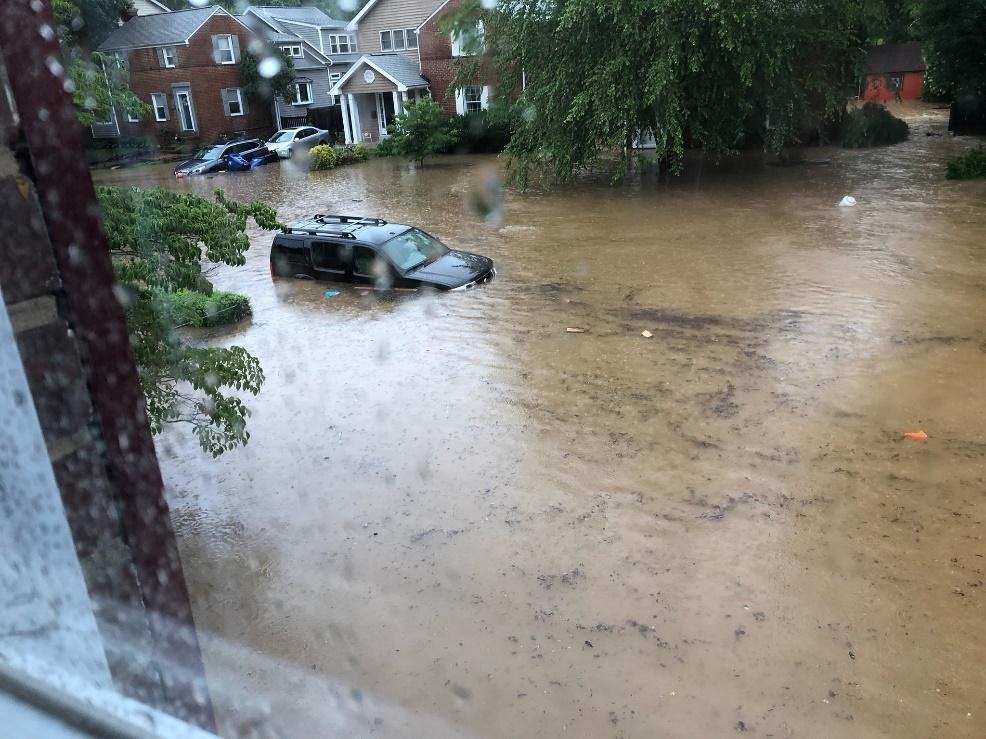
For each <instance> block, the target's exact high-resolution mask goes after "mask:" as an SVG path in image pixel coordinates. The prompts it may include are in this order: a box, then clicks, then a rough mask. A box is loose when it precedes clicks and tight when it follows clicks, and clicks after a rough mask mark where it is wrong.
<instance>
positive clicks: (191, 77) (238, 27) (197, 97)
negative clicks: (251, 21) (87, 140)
mask: <svg viewBox="0 0 986 739" xmlns="http://www.w3.org/2000/svg"><path fill="white" fill-rule="evenodd" d="M252 39H253V35H252V31H251V30H250V28H248V27H247V26H246V25H244V24H243V23H242V22H241V21H240V20H238V19H237V18H236V17H234V16H232V15H230V14H229V13H228V12H227V11H226V10H225V9H223V8H222V7H221V6H219V5H213V6H210V7H206V8H192V9H189V10H180V11H175V12H172V13H160V14H157V15H145V16H138V17H136V18H131V19H130V20H129V21H127V22H126V23H125V24H124V25H122V26H121V27H120V28H118V29H116V30H115V31H113V33H111V34H110V35H109V36H108V37H107V38H106V40H105V41H104V42H103V43H102V44H101V45H100V46H99V51H102V52H105V53H112V54H115V55H116V56H117V57H119V58H120V59H124V60H126V62H127V64H128V66H129V72H130V88H131V89H132V90H133V91H134V93H135V94H136V95H137V96H138V97H139V98H140V99H141V100H143V101H144V102H146V103H147V104H148V105H150V106H151V112H150V114H149V115H147V116H145V117H144V118H143V120H134V119H131V118H130V117H129V116H128V115H127V114H126V113H123V112H122V111H119V112H116V113H115V114H114V116H113V119H112V120H110V121H107V122H105V123H99V124H96V125H94V126H93V136H94V137H96V138H101V137H113V136H151V137H154V138H157V139H158V140H166V139H174V138H178V139H183V140H192V141H201V142H202V143H209V142H211V141H214V140H216V139H219V138H222V137H224V136H232V135H237V134H246V135H251V136H262V135H265V134H267V133H269V132H270V131H271V130H272V124H271V111H270V109H269V107H268V106H267V105H252V104H251V102H252V101H249V100H247V98H246V95H245V94H244V92H243V89H242V86H241V81H240V49H245V48H247V46H248V45H249V44H250V41H251V40H252Z"/></svg>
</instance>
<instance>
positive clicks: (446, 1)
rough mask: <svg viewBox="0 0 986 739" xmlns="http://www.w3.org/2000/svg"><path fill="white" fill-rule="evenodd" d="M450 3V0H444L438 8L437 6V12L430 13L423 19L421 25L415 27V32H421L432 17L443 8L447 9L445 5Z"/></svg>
mask: <svg viewBox="0 0 986 739" xmlns="http://www.w3.org/2000/svg"><path fill="white" fill-rule="evenodd" d="M448 4H449V0H445V2H443V3H442V4H441V5H439V6H438V7H437V8H435V12H433V13H432V14H431V15H429V16H428V17H427V18H425V19H424V20H423V21H421V25H420V26H418V27H417V28H415V29H414V31H415V33H417V32H419V31H420V30H421V29H422V28H424V27H425V24H426V23H427V22H428V21H430V20H431V19H432V18H434V17H435V16H436V15H438V14H439V13H441V12H442V10H444V9H445V6H446V5H448Z"/></svg>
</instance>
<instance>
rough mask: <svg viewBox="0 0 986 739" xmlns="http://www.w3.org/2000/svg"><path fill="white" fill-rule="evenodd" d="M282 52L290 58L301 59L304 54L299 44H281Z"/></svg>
mask: <svg viewBox="0 0 986 739" xmlns="http://www.w3.org/2000/svg"><path fill="white" fill-rule="evenodd" d="M281 48H282V49H284V53H285V54H287V55H288V56H289V57H291V58H292V59H301V58H302V57H303V56H304V55H305V54H304V52H303V51H302V50H301V44H291V45H288V46H282V47H281Z"/></svg>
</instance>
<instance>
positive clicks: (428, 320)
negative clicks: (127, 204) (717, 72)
mask: <svg viewBox="0 0 986 739" xmlns="http://www.w3.org/2000/svg"><path fill="white" fill-rule="evenodd" d="M911 122H912V125H913V126H914V132H913V135H912V137H911V140H910V141H909V142H908V143H905V144H902V145H898V146H895V147H891V148H886V149H879V150H870V151H861V152H851V151H843V150H836V149H832V150H828V149H826V150H812V151H809V152H808V157H809V159H826V160H830V163H828V164H824V165H823V164H818V165H807V164H806V165H800V166H788V167H776V166H767V165H764V164H763V162H762V161H761V159H760V158H759V157H751V156H744V157H740V158H737V159H735V160H731V161H730V162H728V163H727V165H725V166H723V167H720V168H713V167H711V166H709V165H708V164H705V165H704V166H703V165H701V163H696V162H693V163H692V166H690V168H689V170H688V172H687V173H686V175H685V176H684V177H682V178H681V179H678V180H674V181H671V182H670V183H669V182H666V181H664V180H659V179H657V178H656V177H655V176H654V175H644V176H643V177H641V178H639V179H636V180H634V181H633V182H631V183H629V184H628V185H625V186H620V187H615V188H613V187H608V186H607V185H606V184H604V183H602V182H600V183H594V182H584V183H583V184H581V185H579V186H576V187H574V188H570V189H567V190H565V191H558V192H531V193H528V194H518V193H509V194H508V196H507V201H506V207H505V210H504V214H503V220H502V222H501V223H499V224H487V223H484V222H483V221H482V220H481V219H480V217H479V216H478V215H476V214H475V212H474V211H473V210H472V209H471V208H470V202H472V201H473V199H474V198H473V195H474V193H476V192H477V191H479V190H481V189H482V187H483V186H484V183H485V182H486V180H487V179H488V178H489V177H490V176H492V175H494V174H495V173H496V171H497V168H498V163H497V160H496V159H494V158H489V157H459V158H443V159H438V160H435V162H434V163H432V164H430V165H428V166H426V167H425V168H415V167H413V166H412V165H409V164H407V163H404V162H400V161H398V160H379V161H372V162H369V163H367V164H364V165H358V166H353V167H347V168H340V169H337V170H335V171H332V172H328V173H315V174H312V175H308V174H307V173H304V172H302V171H300V169H298V168H297V166H296V163H295V162H284V163H282V164H280V165H273V166H271V167H267V168H265V169H262V170H259V171H257V172H254V173H244V174H236V175H222V176H219V177H215V178H208V179H188V180H184V181H181V182H175V181H174V180H173V179H171V178H170V176H169V171H170V170H168V169H165V168H163V167H145V168H140V169H134V170H121V171H118V172H103V173H100V174H99V175H98V177H97V180H98V181H100V182H103V183H105V182H109V181H116V182H126V183H139V184H142V185H147V186H149V185H151V184H154V183H155V181H159V182H161V183H163V184H165V185H167V186H169V187H175V188H180V189H188V190H191V191H193V192H199V193H202V194H208V193H209V192H210V191H211V190H212V189H214V188H215V187H223V188H224V189H225V191H226V192H227V194H229V195H232V196H234V197H237V198H240V199H251V198H260V199H263V200H265V201H267V202H269V203H271V204H272V205H274V206H276V207H277V209H278V211H279V213H280V215H281V217H282V219H283V220H286V221H291V220H294V219H299V218H301V217H303V216H306V215H309V214H311V213H312V212H314V211H318V212H339V211H341V212H346V213H359V214H366V215H374V216H382V217H384V218H387V219H388V220H393V221H398V222H401V221H403V222H410V223H414V224H416V225H419V226H421V227H422V228H424V229H426V230H428V231H431V232H433V233H434V234H436V235H437V236H439V237H440V238H442V239H443V240H444V241H446V243H448V244H451V245H454V246H456V247H459V248H464V249H467V250H470V251H476V252H479V253H482V254H485V255H487V256H490V257H492V258H493V259H494V260H495V261H496V265H497V270H498V277H497V279H496V281H494V282H493V283H492V284H490V285H488V286H484V287H482V288H480V289H478V290H475V291H470V292H468V293H446V294H433V295H407V294H401V295H385V294H378V295H371V296H369V297H366V296H363V295H360V294H359V293H358V292H357V291H355V290H353V289H352V288H350V287H342V288H340V289H341V294H340V295H339V296H338V297H334V298H327V297H325V296H324V291H325V290H326V289H328V288H330V287H336V286H333V285H330V284H326V283H319V284H315V283H309V282H304V281H296V280H290V279H278V280H273V281H272V279H271V277H270V275H269V272H268V262H267V257H268V250H269V244H270V238H271V236H270V235H269V234H264V233H261V232H259V231H252V232H251V235H252V247H251V249H250V252H249V253H248V255H247V265H246V266H245V267H242V268H225V267H223V268H220V269H218V270H216V271H215V272H214V274H213V275H212V278H213V279H214V282H215V283H216V285H217V287H220V288H222V289H232V290H236V291H239V292H242V293H245V294H247V295H249V296H250V298H251V300H252V302H253V309H254V318H253V320H252V321H251V322H246V323H243V324H240V325H237V326H234V327H231V328H227V329H223V330H215V331H211V332H208V333H205V334H198V335H195V336H194V337H193V340H195V341H203V342H209V343H214V344H217V345H225V344H231V343H235V344H239V345H241V346H244V347H245V348H246V349H248V350H249V351H250V352H251V353H253V354H254V355H256V356H257V357H259V358H260V360H261V362H262V364H263V367H264V370H265V372H266V375H267V382H266V385H265V386H264V388H263V391H262V392H261V394H260V396H258V397H256V398H250V399H249V401H248V405H249V407H250V409H251V411H252V415H251V417H250V419H249V422H248V428H249V431H250V433H251V439H250V443H249V445H248V446H247V447H246V448H243V449H239V450H236V451H234V452H231V453H228V454H226V455H224V456H223V457H221V458H220V459H218V460H212V459H211V458H209V457H208V456H207V455H206V454H205V453H203V452H202V451H201V450H200V449H199V448H198V446H197V443H196V441H195V440H194V438H193V437H192V436H191V435H190V434H189V433H188V432H187V430H186V429H173V430H169V431H168V432H167V433H166V434H165V435H163V436H162V437H159V439H158V441H159V444H158V447H159V454H160V458H161V463H162V466H163V470H164V473H165V477H166V480H167V484H168V488H169V495H170V500H171V504H172V507H173V512H174V516H175V520H176V526H177V528H178V533H179V537H180V544H181V551H182V556H183V561H184V565H185V568H186V574H187V577H188V579H189V583H190V587H191V590H192V598H193V603H194V607H195V617H196V621H197V624H198V626H199V628H200V629H201V630H202V631H203V632H204V634H205V635H204V637H203V650H204V654H205V660H206V665H207V670H208V674H209V678H210V683H211V686H212V689H213V691H214V693H215V696H214V697H215V699H216V702H217V704H218V710H219V718H220V723H221V725H222V728H223V733H224V734H225V735H226V736H229V737H233V736H268V735H280V736H291V737H296V736H312V737H320V736H326V735H329V734H336V735H349V736H381V737H394V736H462V735H465V736H485V737H534V736H562V735H571V736H586V737H654V736H661V737H712V736H730V735H734V734H743V733H749V734H751V735H756V736H775V737H789V736H853V737H941V736H949V737H980V736H983V735H984V734H986V669H984V664H986V642H984V641H983V638H982V634H983V624H984V623H986V620H984V616H986V613H984V592H983V591H984V589H986V585H984V579H986V578H984V569H986V559H984V557H986V543H984V540H983V535H984V527H983V521H984V517H986V483H984V475H986V464H984V459H986V394H984V390H986V319H984V316H986V182H977V183H953V182H948V181H946V180H945V179H944V161H945V159H946V158H947V156H950V155H954V154H956V153H958V152H959V151H960V150H961V149H962V148H964V147H966V146H969V145H971V144H972V143H973V142H972V141H970V140H951V139H949V138H948V137H944V136H925V132H935V133H938V132H941V131H943V130H944V123H945V119H944V117H943V114H942V112H940V111H925V112H924V113H923V114H922V117H918V118H914V119H912V121H911ZM846 194H851V195H854V196H855V197H856V198H857V199H858V201H859V205H858V206H857V207H856V208H838V207H836V204H837V203H838V202H839V200H840V198H841V197H842V196H843V195H846ZM567 327H581V328H584V329H585V333H567V332H566V328H567ZM645 330H647V331H650V332H652V334H653V337H652V338H644V337H643V336H642V335H641V332H642V331H645ZM918 429H923V430H925V431H927V433H928V434H929V435H930V438H929V439H928V440H927V441H923V442H922V441H912V440H909V439H905V438H903V433H904V432H906V431H914V430H918ZM265 732H266V733H265ZM274 732H279V733H277V734H275V733H274Z"/></svg>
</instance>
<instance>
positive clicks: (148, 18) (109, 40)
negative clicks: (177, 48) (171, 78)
mask: <svg viewBox="0 0 986 739" xmlns="http://www.w3.org/2000/svg"><path fill="white" fill-rule="evenodd" d="M218 7H219V6H218V5H210V6H209V7H207V8H191V9H189V10H175V11H173V12H171V13H157V14H155V15H139V16H136V17H135V18H131V19H130V20H128V21H127V22H126V23H124V24H123V25H122V26H120V27H119V28H117V29H116V30H115V31H113V33H111V34H110V35H109V36H107V37H106V40H105V41H103V43H101V44H100V45H99V51H115V50H116V49H139V48H142V47H145V46H167V45H168V44H181V43H184V42H185V40H186V39H187V38H188V37H189V36H191V35H192V34H193V33H195V30H196V29H197V28H198V27H199V26H201V25H202V24H203V23H205V22H206V20H208V18H209V16H210V15H212V14H213V13H214V12H215V11H216V8H218Z"/></svg>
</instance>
